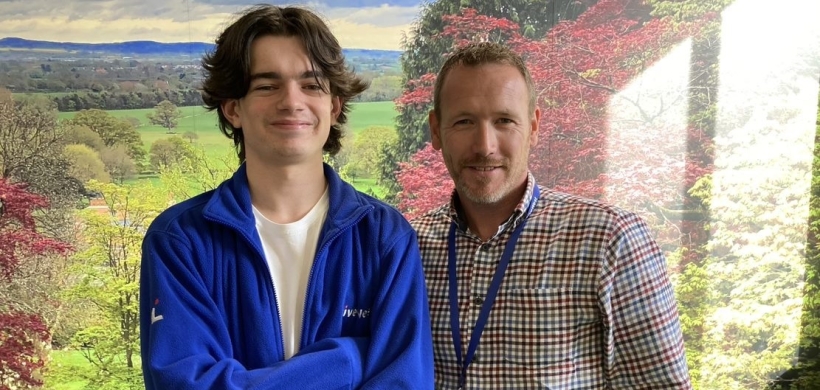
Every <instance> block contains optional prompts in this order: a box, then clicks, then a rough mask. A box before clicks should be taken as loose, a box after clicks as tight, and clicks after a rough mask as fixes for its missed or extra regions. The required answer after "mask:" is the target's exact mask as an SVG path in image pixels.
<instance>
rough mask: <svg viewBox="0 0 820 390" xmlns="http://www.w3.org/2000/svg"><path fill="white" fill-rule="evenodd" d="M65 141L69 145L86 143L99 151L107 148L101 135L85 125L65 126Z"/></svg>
mask: <svg viewBox="0 0 820 390" xmlns="http://www.w3.org/2000/svg"><path fill="white" fill-rule="evenodd" d="M63 138H64V142H65V143H66V144H68V145H71V144H76V145H86V146H88V147H90V148H91V149H94V150H96V151H97V152H102V150H103V149H105V143H104V142H103V140H102V138H100V135H99V134H97V133H95V132H93V131H91V129H89V128H88V127H85V126H73V125H66V126H65V135H64V137H63Z"/></svg>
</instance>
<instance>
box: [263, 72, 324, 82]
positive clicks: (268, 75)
mask: <svg viewBox="0 0 820 390" xmlns="http://www.w3.org/2000/svg"><path fill="white" fill-rule="evenodd" d="M298 78H299V79H300V80H304V79H324V78H325V77H324V75H323V74H322V72H319V71H316V70H308V71H304V72H302V74H301V75H299V77H298ZM258 79H269V80H283V79H284V77H283V76H282V75H281V74H280V73H279V72H260V73H254V74H252V75H251V81H253V80H258Z"/></svg>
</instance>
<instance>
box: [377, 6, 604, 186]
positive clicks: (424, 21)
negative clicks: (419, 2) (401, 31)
mask: <svg viewBox="0 0 820 390" xmlns="http://www.w3.org/2000/svg"><path fill="white" fill-rule="evenodd" d="M596 2H597V0H514V1H502V0H440V1H435V2H430V3H426V4H424V5H423V6H422V10H421V16H420V18H419V20H418V21H417V22H416V24H415V25H414V26H413V28H412V31H411V32H410V33H409V34H408V35H407V36H405V37H404V39H403V42H402V46H403V47H404V53H403V54H402V57H401V66H402V72H403V75H404V77H403V85H404V93H403V95H402V96H401V97H400V98H399V99H397V103H398V104H397V105H398V109H399V116H398V117H397V119H396V131H397V133H398V143H397V144H396V147H395V148H394V150H391V151H390V152H388V153H387V155H390V156H394V157H393V159H391V160H389V161H387V162H388V163H389V165H390V166H388V167H384V168H383V169H382V178H383V179H385V180H386V181H388V182H389V181H392V180H393V176H394V172H395V170H396V169H397V168H398V163H399V162H401V161H408V159H409V157H410V156H411V155H412V154H413V153H415V152H416V151H418V150H420V149H421V148H422V147H423V146H424V144H425V143H427V142H429V141H430V129H429V127H428V124H427V114H428V112H430V110H431V109H432V108H433V107H432V104H431V103H432V100H430V99H428V100H426V101H420V100H415V101H414V102H413V103H412V104H407V103H408V101H413V100H414V98H413V95H416V96H418V95H420V94H426V93H427V92H426V90H427V89H430V90H432V85H433V82H434V81H435V74H436V73H437V72H438V70H439V69H440V68H441V65H443V63H444V60H445V59H446V54H447V53H449V52H450V50H451V48H452V47H453V37H452V36H451V35H448V34H445V28H446V26H447V25H448V22H447V20H446V17H447V16H450V15H457V14H458V13H459V12H462V11H463V9H465V8H469V9H473V10H475V13H476V14H478V15H485V16H488V17H491V18H492V19H493V20H500V19H504V20H506V21H509V22H511V23H510V24H509V26H515V27H514V31H509V30H508V31H500V30H496V31H493V32H492V33H489V34H487V35H486V38H485V39H489V40H496V41H503V40H505V39H506V38H507V34H508V33H511V32H514V33H515V34H517V35H520V36H521V37H523V38H526V39H540V38H542V37H543V36H544V34H546V32H547V31H549V30H550V29H551V28H552V27H553V26H555V25H556V24H558V23H559V22H560V21H563V20H573V19H575V18H577V17H578V15H580V14H581V13H583V12H584V11H585V10H586V9H587V8H588V7H590V6H592V5H594V4H595V3H596ZM485 27H486V29H485V31H492V30H493V26H492V25H490V26H485ZM388 187H391V188H390V190H391V192H395V191H396V190H397V189H398V188H397V187H395V186H394V185H389V186H388Z"/></svg>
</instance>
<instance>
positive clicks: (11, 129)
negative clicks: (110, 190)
mask: <svg viewBox="0 0 820 390" xmlns="http://www.w3.org/2000/svg"><path fill="white" fill-rule="evenodd" d="M0 95H2V96H5V98H0V178H2V179H6V180H8V181H11V182H17V183H27V184H28V188H27V190H28V191H30V192H32V193H35V194H39V195H42V196H44V197H46V198H47V199H48V200H49V212H45V213H38V215H37V219H38V224H39V228H40V229H42V230H43V231H44V232H45V233H46V234H47V235H49V236H52V237H64V238H65V239H68V236H69V234H70V233H69V232H70V230H71V226H72V224H73V221H71V218H70V216H69V214H70V212H71V210H72V209H73V208H74V207H75V206H76V204H77V203H78V202H79V200H80V199H81V197H82V195H83V194H84V189H83V186H82V183H81V182H80V181H79V180H77V179H75V178H73V177H71V176H70V175H69V174H68V161H66V160H65V158H64V157H63V146H64V145H65V144H64V130H65V129H64V128H63V127H62V126H58V124H57V112H56V111H55V110H54V107H52V106H50V105H46V104H43V103H38V102H37V101H33V100H32V101H28V100H27V101H24V102H17V101H14V100H12V99H11V95H10V94H4V93H0Z"/></svg>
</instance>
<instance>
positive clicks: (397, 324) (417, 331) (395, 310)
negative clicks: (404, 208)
mask: <svg viewBox="0 0 820 390" xmlns="http://www.w3.org/2000/svg"><path fill="white" fill-rule="evenodd" d="M401 222H403V224H401V225H399V226H395V227H391V228H392V229H399V230H404V232H403V234H400V235H399V238H398V239H397V240H396V242H395V243H394V244H393V245H390V246H389V247H388V248H387V249H386V251H385V252H384V254H383V255H382V261H383V262H384V263H383V264H384V266H383V271H382V278H381V280H382V284H381V286H380V287H379V289H378V292H377V296H376V299H375V302H374V310H373V313H379V314H378V316H376V317H373V318H372V319H371V321H372V323H371V329H372V330H373V333H372V335H371V337H370V345H369V347H368V349H367V353H366V356H367V359H366V360H365V362H364V369H363V372H364V374H363V376H364V383H363V385H362V387H361V388H362V389H432V388H433V344H432V333H431V332H432V330H431V328H430V315H429V311H428V303H427V292H426V287H425V284H424V275H423V273H422V268H421V257H420V254H419V249H418V244H417V242H416V235H415V233H414V232H413V230H412V229H411V228H410V225H409V224H407V223H406V222H405V221H404V219H401Z"/></svg>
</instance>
